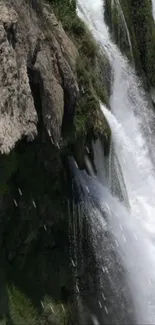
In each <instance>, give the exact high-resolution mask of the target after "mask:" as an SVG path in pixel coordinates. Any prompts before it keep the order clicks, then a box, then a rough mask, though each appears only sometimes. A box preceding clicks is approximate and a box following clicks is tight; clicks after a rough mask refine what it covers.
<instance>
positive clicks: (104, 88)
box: [50, 0, 110, 136]
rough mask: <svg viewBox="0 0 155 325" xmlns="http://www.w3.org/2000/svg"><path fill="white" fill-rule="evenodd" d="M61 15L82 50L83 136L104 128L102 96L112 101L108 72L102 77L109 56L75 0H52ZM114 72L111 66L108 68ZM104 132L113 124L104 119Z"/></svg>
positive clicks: (79, 123)
mask: <svg viewBox="0 0 155 325" xmlns="http://www.w3.org/2000/svg"><path fill="white" fill-rule="evenodd" d="M50 3H51V4H52V6H53V8H54V11H55V13H56V14H57V17H58V19H60V20H61V22H62V24H63V27H64V29H65V31H66V32H67V33H68V34H69V36H70V38H71V39H72V40H73V42H74V44H75V45H76V47H77V49H78V51H79V57H78V60H77V78H78V84H79V86H80V96H79V100H78V102H77V108H76V116H75V128H76V131H75V134H76V135H77V136H81V135H82V134H83V135H84V134H87V133H89V132H92V133H95V134H96V132H100V131H101V128H100V125H99V124H98V123H99V118H98V117H99V116H98V111H99V110H100V109H99V101H98V98H100V100H101V101H102V102H103V103H105V104H107V105H108V84H107V82H106V76H104V77H101V76H100V71H99V69H98V68H99V66H100V67H102V69H103V70H102V71H106V70H107V69H106V67H107V65H108V62H107V59H106V57H105V56H104V54H103V53H102V55H101V54H100V50H99V48H98V45H97V44H96V42H95V40H94V39H93V37H92V35H91V34H90V32H89V31H88V29H87V27H86V26H85V24H84V23H83V22H82V21H81V20H80V18H79V17H78V16H77V14H76V1H75V0H72V1H70V0H64V1H63V2H62V1H61V0H50ZM108 73H109V75H110V67H109V71H108ZM102 128H103V129H102V133H104V132H105V135H107V136H109V128H108V125H107V123H106V121H105V120H104V123H103V125H102Z"/></svg>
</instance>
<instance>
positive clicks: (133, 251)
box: [76, 0, 155, 325]
mask: <svg viewBox="0 0 155 325" xmlns="http://www.w3.org/2000/svg"><path fill="white" fill-rule="evenodd" d="M78 14H79V16H80V17H81V18H82V19H83V20H84V21H85V22H86V24H87V25H88V27H89V29H90V30H91V31H92V33H93V35H94V37H95V38H96V40H97V42H98V43H99V44H100V46H101V49H103V50H104V51H105V52H106V55H107V56H108V58H109V60H110V63H111V67H112V70H113V81H112V87H111V97H110V107H111V111H109V110H108V109H107V108H106V107H105V106H104V105H101V109H102V111H103V113H104V115H105V116H106V118H107V120H108V122H109V125H110V127H111V130H112V139H113V140H112V141H113V148H114V152H115V153H116V155H117V157H118V159H119V165H120V168H121V171H122V174H123V180H124V181H123V187H124V186H125V196H126V197H127V200H128V207H127V208H126V207H125V204H124V203H123V202H121V201H120V200H119V198H118V197H117V196H118V195H117V194H116V193H113V195H112V194H111V192H110V188H108V185H106V186H105V187H104V186H102V185H100V184H99V183H98V182H97V181H95V180H91V179H90V178H88V177H86V175H85V174H83V173H82V174H80V172H79V173H78V172H77V171H76V173H77V179H78V184H80V195H82V197H83V199H82V202H84V201H87V212H88V211H89V223H90V225H91V236H92V240H93V246H94V251H95V254H96V258H97V260H98V261H99V263H98V265H99V268H100V270H102V271H103V270H106V269H105V260H106V263H107V265H106V268H107V270H108V272H107V273H108V274H107V276H108V278H109V281H110V286H111V288H113V292H114V296H115V298H117V299H118V300H117V308H119V312H120V314H123V313H124V314H125V313H126V312H127V311H126V309H128V311H129V307H131V306H129V305H130V303H129V301H128V302H127V303H125V305H124V302H123V298H122V297H126V299H127V300H128V297H127V294H126V291H125V289H122V287H120V285H119V282H121V281H122V280H121V278H119V272H118V277H116V276H114V274H115V273H116V274H117V269H119V268H120V265H121V267H122V268H123V275H124V278H125V282H126V285H127V288H128V289H129V292H130V296H131V299H132V302H133V310H134V315H135V320H134V321H133V324H139V325H140V324H155V170H154V163H155V154H154V151H155V150H154V148H155V140H154V138H155V137H154V125H155V123H154V122H155V117H154V112H153V109H152V107H151V106H150V105H149V103H148V102H147V99H146V96H145V93H144V91H143V89H142V87H141V84H140V81H139V80H138V78H137V77H136V75H135V72H134V70H133V69H132V68H131V67H130V65H129V63H128V61H127V59H126V58H124V57H123V56H122V54H121V53H120V51H119V50H118V48H117V47H116V45H115V44H113V43H112V41H111V38H110V34H109V31H108V28H107V26H106V24H105V22H104V6H103V2H102V0H96V1H94V0H87V1H84V0H78ZM103 169H104V166H103ZM100 170H101V166H100ZM120 175H121V173H120ZM124 184H125V185H124ZM81 193H82V194H81ZM114 195H117V196H116V197H114ZM90 199H91V202H93V203H91V204H90ZM80 206H81V203H80ZM82 206H83V203H82ZM107 232H108V236H107V235H105V234H106V233H107ZM107 238H110V239H107ZM107 247H109V248H107ZM111 248H112V250H114V251H115V252H116V253H117V255H118V257H117V258H115V262H114V261H113V258H112V256H116V255H115V254H112V250H111ZM105 256H107V259H106V258H105ZM105 273H106V271H105ZM120 274H122V271H121V272H120ZM99 279H100V280H99V283H100V286H101V291H102V292H103V291H104V272H101V273H100V276H99ZM123 288H124V287H123ZM123 290H124V293H123V295H124V296H121V294H120V292H123ZM109 299H111V304H114V302H112V296H110V298H109ZM103 300H104V299H103ZM127 305H128V307H126V306H127ZM122 306H123V307H122ZM102 308H103V309H104V313H103V317H104V319H103V320H102V313H101V315H100V318H99V319H100V325H102V324H118V325H120V324H131V319H130V317H129V314H130V312H128V316H127V318H125V316H122V318H119V316H116V317H113V319H112V320H111V323H110V321H109V320H107V321H106V320H105V319H106V317H105V316H104V314H105V313H106V314H108V313H110V312H109V311H108V308H111V307H107V306H106V305H105V304H101V303H100V309H101V310H102ZM131 314H132V313H131ZM94 317H95V318H94V319H95V320H94V324H95V322H98V324H99V321H98V318H97V316H96V315H95V316H94ZM132 319H133V318H132ZM121 322H123V323H121ZM96 324H97V323H96Z"/></svg>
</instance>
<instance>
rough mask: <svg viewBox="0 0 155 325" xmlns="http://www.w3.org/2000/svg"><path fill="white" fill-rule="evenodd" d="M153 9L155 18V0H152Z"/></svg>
mask: <svg viewBox="0 0 155 325" xmlns="http://www.w3.org/2000/svg"><path fill="white" fill-rule="evenodd" d="M152 10H153V17H154V20H155V0H152Z"/></svg>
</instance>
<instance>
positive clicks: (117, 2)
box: [112, 0, 134, 62]
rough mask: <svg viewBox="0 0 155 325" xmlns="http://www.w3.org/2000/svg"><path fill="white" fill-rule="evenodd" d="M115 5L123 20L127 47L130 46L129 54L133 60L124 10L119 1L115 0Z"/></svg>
mask: <svg viewBox="0 0 155 325" xmlns="http://www.w3.org/2000/svg"><path fill="white" fill-rule="evenodd" d="M113 5H114V3H112V6H113ZM115 5H116V6H117V10H118V12H119V14H120V18H121V20H122V22H123V25H124V29H125V31H126V35H127V39H128V44H129V48H130V55H131V58H132V62H134V56H133V50H132V43H131V39H130V32H129V29H128V26H127V23H126V19H125V16H124V12H123V10H122V7H121V4H120V1H119V0H115Z"/></svg>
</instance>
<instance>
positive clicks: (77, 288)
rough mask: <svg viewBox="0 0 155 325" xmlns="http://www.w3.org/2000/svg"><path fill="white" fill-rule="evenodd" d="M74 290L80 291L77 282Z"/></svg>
mask: <svg viewBox="0 0 155 325" xmlns="http://www.w3.org/2000/svg"><path fill="white" fill-rule="evenodd" d="M76 291H77V292H78V293H79V292H80V290H79V287H78V285H77V284H76Z"/></svg>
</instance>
